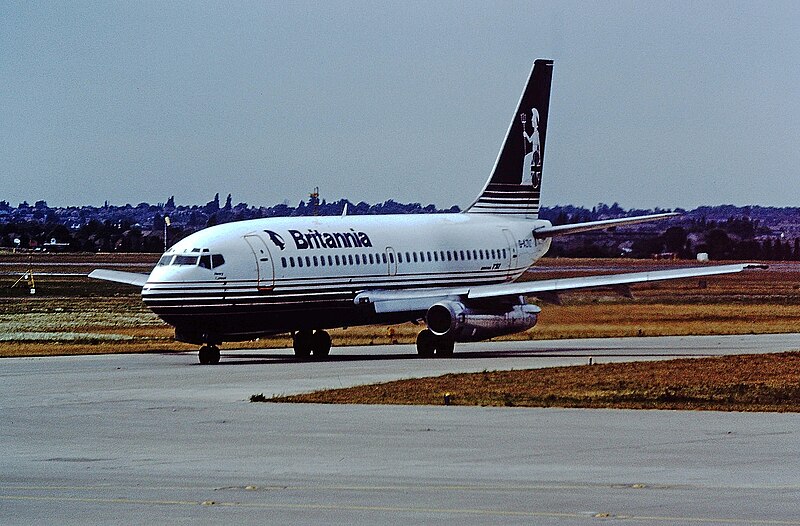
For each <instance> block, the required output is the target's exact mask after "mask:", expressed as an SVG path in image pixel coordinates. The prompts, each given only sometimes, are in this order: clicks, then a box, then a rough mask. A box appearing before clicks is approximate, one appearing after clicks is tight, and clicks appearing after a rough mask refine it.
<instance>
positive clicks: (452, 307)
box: [425, 301, 541, 342]
mask: <svg viewBox="0 0 800 526" xmlns="http://www.w3.org/2000/svg"><path fill="white" fill-rule="evenodd" d="M540 311H541V309H540V308H539V307H537V306H536V305H527V304H521V305H506V306H504V308H503V309H497V308H494V309H491V308H483V309H478V308H468V307H467V306H465V305H464V304H463V303H461V302H458V301H442V302H439V303H437V304H435V305H433V306H431V307H430V308H429V309H428V313H427V315H426V316H425V323H427V325H428V329H430V331H431V332H432V333H433V334H435V335H436V336H444V337H447V338H452V339H453V340H455V341H457V342H477V341H481V340H486V339H488V338H494V337H495V336H503V335H505V334H513V333H515V332H521V331H524V330H527V329H530V328H531V327H533V326H534V325H536V319H537V315H538V314H539V312H540Z"/></svg>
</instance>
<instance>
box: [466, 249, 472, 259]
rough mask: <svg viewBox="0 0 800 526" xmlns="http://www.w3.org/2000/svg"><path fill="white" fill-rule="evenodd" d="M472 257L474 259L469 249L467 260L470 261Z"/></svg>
mask: <svg viewBox="0 0 800 526" xmlns="http://www.w3.org/2000/svg"><path fill="white" fill-rule="evenodd" d="M471 259H472V255H471V254H470V253H469V250H467V261H469V260H471Z"/></svg>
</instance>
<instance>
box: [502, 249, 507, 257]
mask: <svg viewBox="0 0 800 526" xmlns="http://www.w3.org/2000/svg"><path fill="white" fill-rule="evenodd" d="M507 257H508V256H507V255H506V249H503V259H506V258H507Z"/></svg>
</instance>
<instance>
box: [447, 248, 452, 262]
mask: <svg viewBox="0 0 800 526" xmlns="http://www.w3.org/2000/svg"><path fill="white" fill-rule="evenodd" d="M447 261H453V254H451V253H450V251H449V250H448V251H447Z"/></svg>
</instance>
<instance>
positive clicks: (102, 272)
mask: <svg viewBox="0 0 800 526" xmlns="http://www.w3.org/2000/svg"><path fill="white" fill-rule="evenodd" d="M89 277H90V278H93V279H102V280H104V281H114V282H116V283H124V284H126V285H135V286H137V287H144V284H145V283H147V278H148V275H147V274H139V273H137V272H122V271H120V270H106V269H96V270H93V271H92V272H91V273H89Z"/></svg>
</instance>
